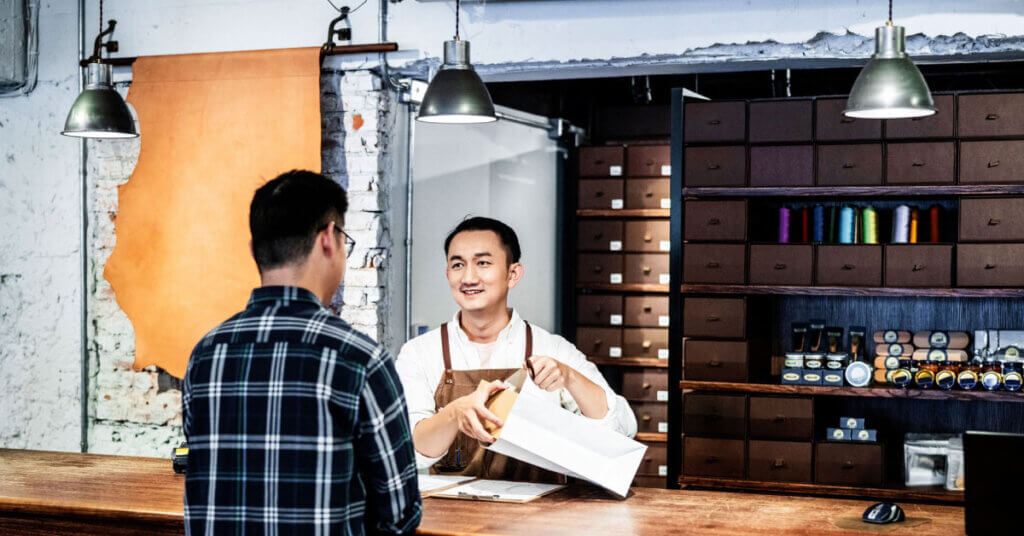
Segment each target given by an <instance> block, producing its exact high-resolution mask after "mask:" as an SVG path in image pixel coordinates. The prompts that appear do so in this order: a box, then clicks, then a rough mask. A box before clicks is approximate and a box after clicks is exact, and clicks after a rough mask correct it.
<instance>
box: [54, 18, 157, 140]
mask: <svg viewBox="0 0 1024 536" xmlns="http://www.w3.org/2000/svg"><path fill="white" fill-rule="evenodd" d="M116 25H117V21H115V20H111V21H110V26H108V27H107V29H106V30H105V31H101V32H100V34H99V35H97V36H96V41H95V43H94V44H93V52H92V56H90V57H89V59H88V62H89V63H88V65H87V66H86V69H87V70H86V73H85V89H83V90H82V93H80V94H79V95H78V98H77V99H75V103H74V104H72V105H71V111H70V112H68V118H67V121H65V122H64V131H63V132H61V134H63V135H65V136H72V137H76V138H108V139H109V138H137V137H138V136H139V133H138V131H136V130H135V119H134V118H133V117H132V113H131V111H130V110H128V104H127V103H126V102H125V101H124V99H123V98H122V97H121V94H120V93H118V92H117V90H115V89H114V85H113V82H112V81H111V79H112V77H113V66H111V65H110V64H109V63H103V58H101V57H100V51H101V50H102V49H103V48H106V49H107V50H109V51H111V52H116V51H117V41H108V42H106V43H104V42H103V37H104V36H108V35H110V34H112V33H114V27H115V26H116ZM102 28H103V1H102V0H100V29H101V30H102Z"/></svg>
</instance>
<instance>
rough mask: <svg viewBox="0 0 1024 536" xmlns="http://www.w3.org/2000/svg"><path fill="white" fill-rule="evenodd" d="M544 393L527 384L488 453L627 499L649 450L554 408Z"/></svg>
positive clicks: (600, 426)
mask: <svg viewBox="0 0 1024 536" xmlns="http://www.w3.org/2000/svg"><path fill="white" fill-rule="evenodd" d="M538 392H539V389H538V388H537V387H536V386H534V385H533V384H532V383H531V382H526V385H524V386H523V390H522V392H521V393H519V395H518V396H517V397H516V400H515V403H514V404H513V405H512V410H511V411H510V412H509V414H508V416H507V417H505V419H504V421H505V423H504V426H503V427H502V428H501V433H500V434H499V437H498V440H497V441H495V442H494V443H492V444H490V445H489V446H488V447H487V448H489V449H490V450H493V451H495V452H497V453H499V454H504V455H505V456H508V457H510V458H515V459H517V460H520V461H523V462H526V463H529V464H533V465H536V466H537V467H540V468H542V469H547V470H548V471H553V472H556V473H561V474H564V475H568V476H571V477H575V478H580V479H583V480H586V481H588V482H591V483H594V484H597V485H598V486H601V487H602V488H605V489H607V490H608V491H610V492H612V493H613V494H615V495H616V496H618V497H619V498H625V497H626V494H627V493H629V485H630V484H631V483H632V482H633V477H634V476H635V475H636V472H637V469H638V468H639V467H640V462H642V461H643V458H644V454H645V453H646V451H647V446H646V445H644V444H643V443H638V442H636V441H633V440H632V439H630V438H628V437H626V436H624V435H622V434H619V433H618V432H615V431H613V430H610V429H608V428H606V427H604V426H602V425H601V424H599V423H598V422H597V421H595V420H593V419H588V418H586V417H583V416H582V415H576V414H574V413H571V412H569V411H565V410H562V409H561V408H553V407H552V405H551V403H550V402H549V401H546V400H544V399H542V398H540V397H539V396H537V393H538Z"/></svg>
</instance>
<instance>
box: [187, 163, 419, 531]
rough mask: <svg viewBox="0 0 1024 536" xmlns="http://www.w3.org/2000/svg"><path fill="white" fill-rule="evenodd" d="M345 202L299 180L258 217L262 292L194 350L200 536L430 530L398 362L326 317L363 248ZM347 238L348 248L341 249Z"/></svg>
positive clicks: (194, 484)
mask: <svg viewBox="0 0 1024 536" xmlns="http://www.w3.org/2000/svg"><path fill="white" fill-rule="evenodd" d="M347 206H348V201H347V199H346V195H345V191H344V190H343V189H342V188H341V187H340V186H338V185H337V184H335V183H334V182H332V181H331V180H329V179H327V178H326V177H324V176H323V175H320V174H318V173H313V172H310V171H290V172H288V173H284V174H282V175H281V176H279V177H277V178H275V179H274V180H272V181H270V182H268V183H267V184H265V185H263V186H262V187H261V188H260V189H259V190H257V191H256V194H255V196H253V199H252V204H251V206H250V209H249V229H250V231H251V232H252V242H251V245H250V246H251V249H252V254H253V257H255V259H256V265H257V267H258V268H259V272H260V277H261V279H262V285H263V286H261V287H260V288H257V289H254V290H253V291H252V296H251V297H250V298H249V303H248V304H247V305H246V307H245V309H244V310H243V311H242V312H240V313H238V314H236V315H235V316H233V317H231V318H230V319H228V320H227V321H226V322H224V323H223V324H221V325H220V326H218V327H216V328H215V329H214V330H213V331H211V332H210V333H209V334H207V335H206V336H205V337H203V339H202V340H201V341H199V344H197V345H196V347H195V349H194V350H193V351H192V356H191V358H190V359H189V363H188V370H187V372H186V374H185V384H184V396H183V398H182V401H183V412H184V428H185V438H186V439H187V440H188V445H189V468H188V472H187V474H186V477H185V530H186V533H189V534H229V533H231V534H242V533H245V534H256V533H266V534H364V533H371V534H380V533H384V534H400V533H407V532H412V531H413V530H414V529H415V528H416V526H417V525H418V524H419V521H420V508H421V501H420V495H419V490H418V486H417V482H416V467H415V458H414V454H413V444H412V434H411V433H410V430H409V421H408V416H407V413H406V412H407V410H406V404H405V395H404V394H403V392H402V385H401V383H400V382H399V379H398V374H397V372H396V371H395V363H394V360H393V359H392V357H391V356H390V355H388V353H387V351H385V350H384V349H383V348H381V347H380V346H378V345H377V344H376V343H374V342H373V341H372V340H371V339H370V338H368V337H366V336H365V335H362V334H360V333H358V332H356V331H355V330H354V329H352V327H351V326H349V325H348V324H347V323H345V322H344V321H343V320H341V319H339V318H338V317H336V316H335V315H333V314H332V313H331V312H330V311H329V310H327V309H326V308H324V304H328V303H330V300H331V296H333V295H334V293H335V292H336V291H337V289H338V285H340V284H341V280H342V277H343V276H344V273H345V261H346V256H347V255H349V254H351V252H352V247H353V246H354V244H355V242H354V241H353V240H352V239H351V238H350V237H349V236H348V235H347V234H345V232H344V231H342V230H341V228H342V226H343V223H344V214H345V209H346V208H347ZM342 237H344V239H345V240H344V241H342Z"/></svg>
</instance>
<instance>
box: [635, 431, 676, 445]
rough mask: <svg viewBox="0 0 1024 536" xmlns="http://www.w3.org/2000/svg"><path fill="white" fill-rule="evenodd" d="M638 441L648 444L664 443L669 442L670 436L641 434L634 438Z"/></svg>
mask: <svg viewBox="0 0 1024 536" xmlns="http://www.w3.org/2000/svg"><path fill="white" fill-rule="evenodd" d="M634 439H636V440H637V441H646V442H648V443H664V442H666V441H668V434H645V433H639V434H637V435H636V437H635V438H634Z"/></svg>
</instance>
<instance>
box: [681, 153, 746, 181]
mask: <svg viewBox="0 0 1024 536" xmlns="http://www.w3.org/2000/svg"><path fill="white" fill-rule="evenodd" d="M685 159H686V162H685V166H684V172H685V176H684V178H683V184H685V185H686V186H733V187H735V186H744V185H745V184H746V183H747V150H746V148H745V147H743V146H742V145H729V146H723V147H687V148H686V155H685Z"/></svg>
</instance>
